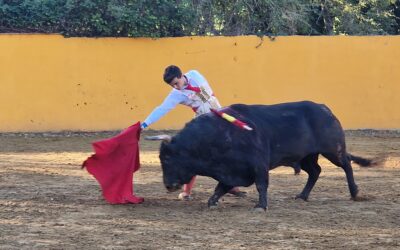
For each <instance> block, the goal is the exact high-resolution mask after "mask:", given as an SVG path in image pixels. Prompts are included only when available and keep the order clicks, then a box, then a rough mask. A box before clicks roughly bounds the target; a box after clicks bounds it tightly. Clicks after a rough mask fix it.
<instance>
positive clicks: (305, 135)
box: [231, 101, 344, 165]
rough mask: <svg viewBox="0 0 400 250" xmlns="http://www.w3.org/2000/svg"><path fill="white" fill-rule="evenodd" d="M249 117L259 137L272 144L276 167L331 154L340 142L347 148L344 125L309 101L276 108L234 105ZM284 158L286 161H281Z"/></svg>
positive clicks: (325, 109) (320, 106) (322, 108)
mask: <svg viewBox="0 0 400 250" xmlns="http://www.w3.org/2000/svg"><path fill="white" fill-rule="evenodd" d="M231 107H232V109H233V110H235V111H236V112H238V113H244V114H247V119H248V122H250V123H252V124H253V126H255V132H256V131H257V134H258V135H257V136H258V137H261V138H262V140H263V141H265V142H266V143H269V145H268V146H269V147H270V149H269V150H270V151H271V152H272V155H273V157H275V159H271V160H272V161H273V162H275V163H276V165H280V164H284V163H286V162H293V161H296V160H299V159H302V158H303V157H304V156H306V155H308V154H312V153H322V152H324V151H330V150H332V148H334V147H336V146H337V144H338V143H340V144H341V145H343V147H344V134H343V130H342V128H341V125H340V123H339V121H338V120H337V118H336V117H335V116H334V115H333V113H332V112H331V110H330V109H329V108H328V107H327V106H325V105H323V104H317V103H314V102H310V101H302V102H292V103H282V104H276V105H242V104H238V105H232V106H231ZM282 159H283V162H282Z"/></svg>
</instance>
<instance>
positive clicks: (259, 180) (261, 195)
mask: <svg viewBox="0 0 400 250" xmlns="http://www.w3.org/2000/svg"><path fill="white" fill-rule="evenodd" d="M262 171H263V172H264V173H265V168H263V169H262ZM266 172H267V174H261V173H260V174H258V175H257V177H256V180H255V183H256V188H257V191H258V203H257V204H256V206H255V207H254V210H256V211H257V210H259V209H263V210H264V211H265V210H267V207H268V201H267V189H268V179H269V171H266Z"/></svg>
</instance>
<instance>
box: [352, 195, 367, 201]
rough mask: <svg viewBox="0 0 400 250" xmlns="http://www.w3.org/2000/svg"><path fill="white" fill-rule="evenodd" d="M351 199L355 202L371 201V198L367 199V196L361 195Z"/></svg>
mask: <svg viewBox="0 0 400 250" xmlns="http://www.w3.org/2000/svg"><path fill="white" fill-rule="evenodd" d="M350 199H351V200H353V201H368V200H370V198H368V197H365V196H360V195H357V196H356V197H351V198H350Z"/></svg>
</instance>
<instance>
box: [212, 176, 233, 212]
mask: <svg viewBox="0 0 400 250" xmlns="http://www.w3.org/2000/svg"><path fill="white" fill-rule="evenodd" d="M232 188H233V187H232V186H227V185H225V184H223V183H221V182H219V183H218V185H217V186H216V187H215V191H214V194H213V195H212V196H211V197H210V199H208V207H209V208H214V207H217V206H218V200H219V198H221V197H222V196H223V195H224V194H226V193H228V191H229V190H231V189H232Z"/></svg>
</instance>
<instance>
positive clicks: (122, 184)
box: [82, 122, 144, 204]
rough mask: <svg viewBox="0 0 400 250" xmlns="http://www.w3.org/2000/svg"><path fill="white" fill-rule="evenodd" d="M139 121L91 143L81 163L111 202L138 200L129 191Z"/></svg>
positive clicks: (136, 156) (136, 163)
mask: <svg viewBox="0 0 400 250" xmlns="http://www.w3.org/2000/svg"><path fill="white" fill-rule="evenodd" d="M139 138H140V122H138V123H136V124H134V125H132V126H130V127H128V128H127V129H125V130H123V131H122V132H121V133H120V134H118V135H116V136H114V137H112V138H109V139H105V140H101V141H96V142H94V143H92V146H93V149H94V151H95V154H93V155H92V156H90V157H89V158H88V159H87V160H86V161H84V162H83V164H82V167H86V169H87V171H88V172H89V173H90V174H92V175H93V176H94V177H95V178H96V180H97V181H98V182H99V184H100V186H101V189H102V191H103V196H104V198H105V199H106V200H107V202H109V203H111V204H124V203H135V204H137V203H141V202H143V201H144V199H143V198H141V197H137V196H135V195H134V192H133V173H134V172H136V171H137V170H138V169H139V168H140V161H139V143H138V142H139Z"/></svg>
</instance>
